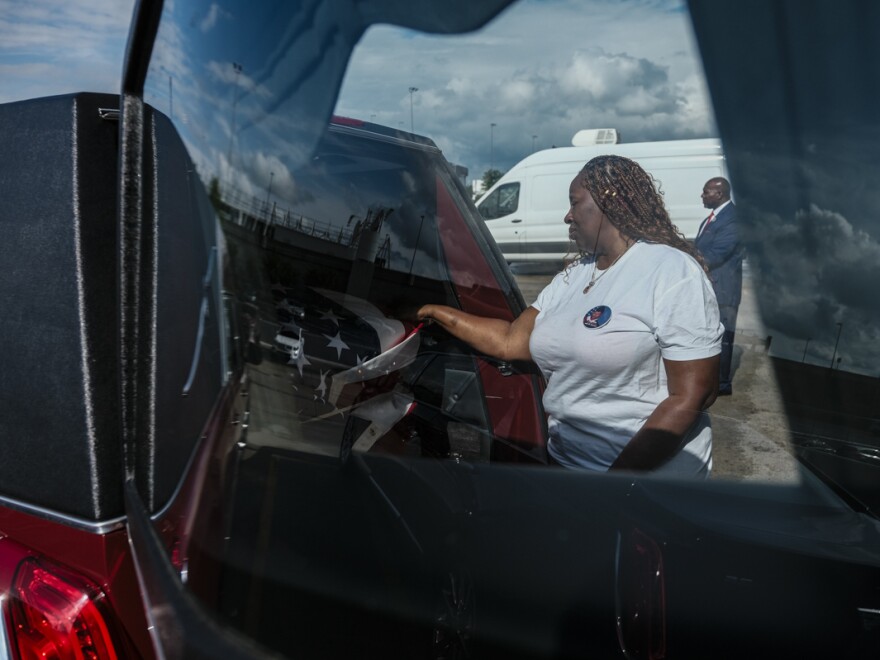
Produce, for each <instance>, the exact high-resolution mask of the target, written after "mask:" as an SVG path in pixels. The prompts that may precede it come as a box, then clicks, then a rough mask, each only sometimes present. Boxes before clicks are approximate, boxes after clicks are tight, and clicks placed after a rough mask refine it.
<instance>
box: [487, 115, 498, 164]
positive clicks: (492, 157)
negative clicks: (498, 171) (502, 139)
mask: <svg viewBox="0 0 880 660" xmlns="http://www.w3.org/2000/svg"><path fill="white" fill-rule="evenodd" d="M497 125H498V124H496V123H495V122H494V121H493V122H492V123H491V124H489V169H490V170H493V169H495V127H496V126H497Z"/></svg>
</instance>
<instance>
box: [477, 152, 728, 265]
mask: <svg viewBox="0 0 880 660" xmlns="http://www.w3.org/2000/svg"><path fill="white" fill-rule="evenodd" d="M605 154H617V155H619V156H626V157H627V158H631V159H633V160H635V161H636V162H638V163H639V164H640V165H641V166H642V167H644V168H645V170H647V171H648V172H650V173H651V175H652V176H653V177H654V179H655V180H656V181H657V182H658V185H659V188H660V190H661V191H662V192H663V196H664V199H665V202H666V208H667V210H668V211H669V215H670V217H671V218H672V222H673V223H675V225H676V226H677V227H678V228H679V229H680V230H681V231H682V233H683V234H684V235H685V237H687V238H691V239H692V238H694V237H695V236H696V234H697V230H698V229H699V227H700V223H701V222H702V221H703V218H705V217H706V215H707V211H706V210H705V209H704V208H703V203H702V200H701V199H700V193H702V191H703V184H705V183H706V181H708V180H709V179H711V178H712V177H716V176H723V177H727V168H726V167H725V163H724V154H723V153H722V151H721V142H720V141H719V140H717V139H702V140H674V141H669V142H641V143H632V144H597V145H592V146H580V147H560V148H557V149H545V150H543V151H538V152H536V153H533V154H531V155H530V156H528V157H526V158H524V159H523V160H521V161H520V162H519V163H517V164H516V165H514V166H513V168H511V170H510V171H509V172H507V174H505V175H504V176H503V177H501V179H499V180H498V182H497V183H496V184H495V185H494V186H492V187H491V188H490V189H489V190H488V191H487V192H486V194H485V195H483V196H482V197H480V199H479V200H477V208H478V209H479V211H480V214H481V215H482V216H483V219H484V220H485V221H486V227H488V228H489V231H490V232H491V233H492V236H493V237H494V238H495V241H496V242H497V243H498V246H499V247H500V248H501V251H502V252H503V253H504V256H505V257H506V258H507V260H508V261H509V262H513V261H561V260H562V259H563V258H564V257H565V256H566V255H568V254H573V253H574V246H572V245H571V244H570V242H569V240H568V227H567V226H566V225H565V223H564V222H563V220H562V219H563V217H565V214H566V213H567V212H568V186H569V184H570V183H571V180H572V179H573V178H574V177H575V175H576V174H577V173H578V172H579V171H580V169H581V168H582V167H583V166H584V165H585V164H586V162H587V161H589V160H590V159H591V158H593V157H595V156H601V155H605Z"/></svg>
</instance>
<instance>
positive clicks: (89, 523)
mask: <svg viewBox="0 0 880 660" xmlns="http://www.w3.org/2000/svg"><path fill="white" fill-rule="evenodd" d="M0 506H2V507H6V508H7V509H12V510H14V511H20V512H22V513H28V514H30V515H32V516H37V517H38V518H43V519H45V520H49V521H51V522H57V523H61V524H63V525H67V526H68V527H74V528H76V529H80V530H82V531H84V532H89V533H91V534H108V533H109V532H115V531H117V530H119V529H122V528H123V527H124V526H125V516H118V517H117V518H110V519H109V520H102V521H97V522H96V521H93V520H85V519H83V518H78V517H76V516H71V515H69V514H66V513H59V512H58V511H52V510H51V509H45V508H43V507H41V506H37V505H35V504H27V503H25V502H19V501H18V500H13V499H10V498H8V497H3V496H2V495H0ZM0 660H2V656H0Z"/></svg>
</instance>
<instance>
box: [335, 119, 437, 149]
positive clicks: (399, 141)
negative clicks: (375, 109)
mask: <svg viewBox="0 0 880 660" xmlns="http://www.w3.org/2000/svg"><path fill="white" fill-rule="evenodd" d="M392 130H393V129H392ZM327 132H328V133H342V134H345V135H354V136H357V137H362V138H364V137H365V138H369V139H371V140H378V141H379V142H386V143H388V144H394V145H397V146H400V147H408V148H410V149H419V150H421V151H427V152H429V153H434V154H442V153H443V151H441V149H440V147H438V146H437V145H432V144H424V143H422V142H417V141H415V140H407V139H406V138H402V137H397V136H395V135H384V134H382V133H375V132H373V131H371V130H370V129H369V127H368V126H345V125H342V124H330V125H329V127H328V128H327ZM417 137H422V136H417ZM424 139H430V138H424Z"/></svg>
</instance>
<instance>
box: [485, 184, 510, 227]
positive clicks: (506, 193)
mask: <svg viewBox="0 0 880 660" xmlns="http://www.w3.org/2000/svg"><path fill="white" fill-rule="evenodd" d="M517 208H519V184H518V183H505V184H504V185H502V186H499V187H498V188H496V189H495V190H493V191H492V192H491V193H489V195H487V196H486V199H484V200H482V201H481V202H480V204H479V209H480V215H482V216H483V217H484V218H485V219H486V220H494V219H495V218H501V217H503V216H505V215H510V214H511V213H516V210H517Z"/></svg>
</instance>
